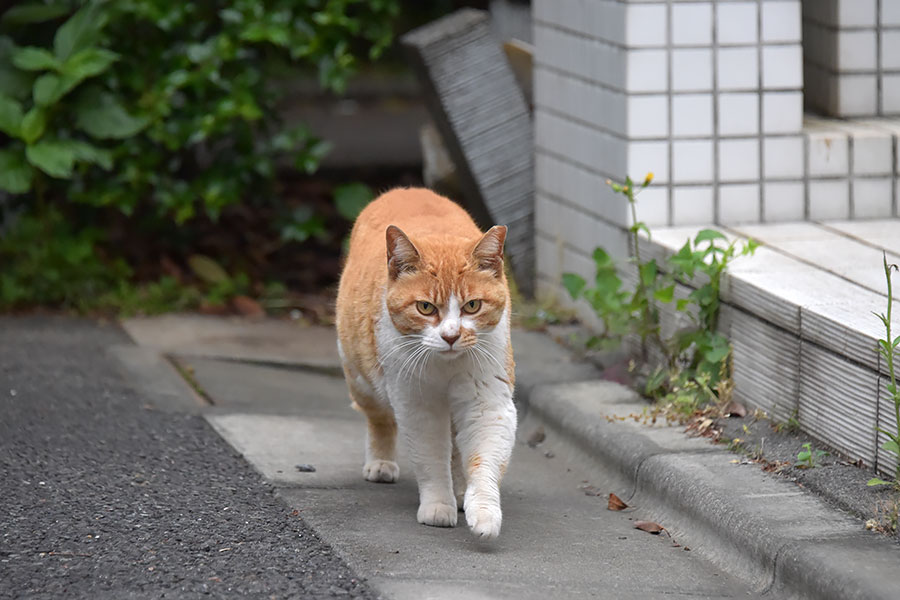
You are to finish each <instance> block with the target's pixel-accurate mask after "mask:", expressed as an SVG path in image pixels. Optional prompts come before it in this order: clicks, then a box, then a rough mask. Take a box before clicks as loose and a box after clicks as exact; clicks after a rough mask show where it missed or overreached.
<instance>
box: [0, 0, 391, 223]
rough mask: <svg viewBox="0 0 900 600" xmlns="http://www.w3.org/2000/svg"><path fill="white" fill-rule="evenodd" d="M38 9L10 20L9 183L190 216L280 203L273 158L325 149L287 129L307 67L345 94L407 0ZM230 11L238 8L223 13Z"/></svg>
mask: <svg viewBox="0 0 900 600" xmlns="http://www.w3.org/2000/svg"><path fill="white" fill-rule="evenodd" d="M80 4H81V6H80V8H78V9H77V11H75V12H74V13H72V11H71V10H70V9H69V7H68V6H67V5H65V4H63V5H60V4H44V3H30V4H21V5H18V6H15V7H13V8H11V9H9V10H7V11H6V12H5V13H4V14H3V16H2V20H0V131H2V132H3V133H4V134H6V136H8V138H9V139H8V140H7V141H6V142H5V143H4V147H3V148H2V150H0V189H3V190H6V191H7V192H10V193H12V194H29V193H30V194H31V195H33V196H34V197H36V198H37V199H38V201H39V202H40V201H42V200H41V198H42V197H43V196H45V195H46V194H47V193H48V192H55V193H56V194H57V195H60V196H64V197H66V198H68V199H70V200H75V201H77V202H82V203H87V204H91V205H96V206H114V207H117V208H119V209H121V210H122V211H124V212H126V213H132V212H133V211H135V209H136V208H137V207H138V206H142V205H143V204H144V203H147V204H149V206H150V207H151V208H152V213H154V214H156V215H157V216H159V217H161V218H165V219H174V220H175V221H176V222H178V223H181V222H184V221H186V220H187V219H190V218H191V217H193V216H194V215H195V214H197V213H198V212H200V211H203V212H205V213H206V214H207V215H209V216H210V217H213V218H215V217H216V216H218V214H219V213H220V212H221V210H222V209H223V208H224V207H226V206H228V205H230V204H234V203H237V202H240V201H244V200H247V201H250V202H253V203H261V202H267V201H272V200H273V197H274V192H273V187H272V181H273V176H274V173H275V167H276V161H277V160H279V158H280V157H282V156H289V157H290V158H291V159H292V160H293V163H294V164H295V165H296V166H297V167H298V168H300V169H303V170H305V171H307V172H311V171H313V170H315V168H316V167H317V165H318V163H319V160H320V158H321V157H322V156H323V154H324V153H325V152H326V151H327V144H326V143H325V142H323V141H321V140H317V139H315V138H314V137H313V136H312V135H310V133H309V131H308V130H307V129H306V128H305V127H302V126H300V127H295V128H293V129H285V128H284V127H283V126H282V124H281V123H280V122H279V119H278V116H277V115H278V113H277V110H276V105H277V102H278V100H279V96H280V94H279V88H280V87H281V86H280V85H279V82H280V81H282V80H283V79H284V78H286V77H289V76H292V75H296V73H297V69H298V68H307V69H314V70H315V71H317V73H318V76H319V80H320V82H321V84H322V85H323V86H324V87H326V88H328V89H331V90H334V91H338V92H340V91H342V90H343V88H344V86H345V84H346V80H347V77H348V76H349V75H350V74H351V73H352V72H353V70H354V67H355V65H356V62H357V56H358V55H359V54H361V53H365V54H367V55H368V56H369V57H370V58H375V57H377V56H378V55H379V54H380V53H381V52H382V51H383V50H384V49H385V48H386V47H387V45H388V44H389V43H390V41H391V34H392V31H391V20H392V18H393V17H394V16H395V15H396V14H397V12H398V4H397V0H369V1H360V0H306V1H303V2H298V1H294V0H236V1H234V2H231V3H219V2H212V1H209V0H206V1H203V0H200V1H194V2H184V1H182V0H118V1H116V2H98V1H92V2H86V3H80ZM223 7H227V8H223Z"/></svg>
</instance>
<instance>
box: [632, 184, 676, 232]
mask: <svg viewBox="0 0 900 600" xmlns="http://www.w3.org/2000/svg"><path fill="white" fill-rule="evenodd" d="M636 208H637V218H638V221H643V222H644V223H646V224H647V225H648V226H649V227H659V226H665V225H668V224H669V190H668V189H667V188H665V187H657V186H652V187H648V188H646V189H645V190H644V191H643V192H641V195H640V199H639V200H638V202H637V207H636Z"/></svg>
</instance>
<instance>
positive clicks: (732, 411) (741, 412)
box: [724, 400, 747, 417]
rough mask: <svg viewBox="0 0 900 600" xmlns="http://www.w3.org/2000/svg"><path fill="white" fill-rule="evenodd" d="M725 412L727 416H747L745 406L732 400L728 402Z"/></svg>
mask: <svg viewBox="0 0 900 600" xmlns="http://www.w3.org/2000/svg"><path fill="white" fill-rule="evenodd" d="M724 412H725V414H726V415H728V416H729V417H746V416H747V408H746V407H745V406H744V405H743V404H741V403H740V402H735V401H734V400H732V401H731V402H729V403H728V405H727V406H726V407H725V410H724Z"/></svg>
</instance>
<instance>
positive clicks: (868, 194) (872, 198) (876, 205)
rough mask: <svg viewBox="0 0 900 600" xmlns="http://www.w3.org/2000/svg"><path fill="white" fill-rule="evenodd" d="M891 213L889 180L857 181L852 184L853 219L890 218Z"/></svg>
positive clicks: (891, 191)
mask: <svg viewBox="0 0 900 600" xmlns="http://www.w3.org/2000/svg"><path fill="white" fill-rule="evenodd" d="M892 212H893V190H892V186H891V180H890V178H885V179H857V180H856V181H854V182H853V215H852V217H853V218H854V219H876V218H885V217H890V216H891V214H892Z"/></svg>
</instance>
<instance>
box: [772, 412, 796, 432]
mask: <svg viewBox="0 0 900 600" xmlns="http://www.w3.org/2000/svg"><path fill="white" fill-rule="evenodd" d="M773 428H774V429H775V432H776V433H796V432H798V431H800V419H799V418H798V416H797V411H796V410H794V412H793V413H791V418H790V419H788V420H787V422H786V423H775V425H774V426H773Z"/></svg>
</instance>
